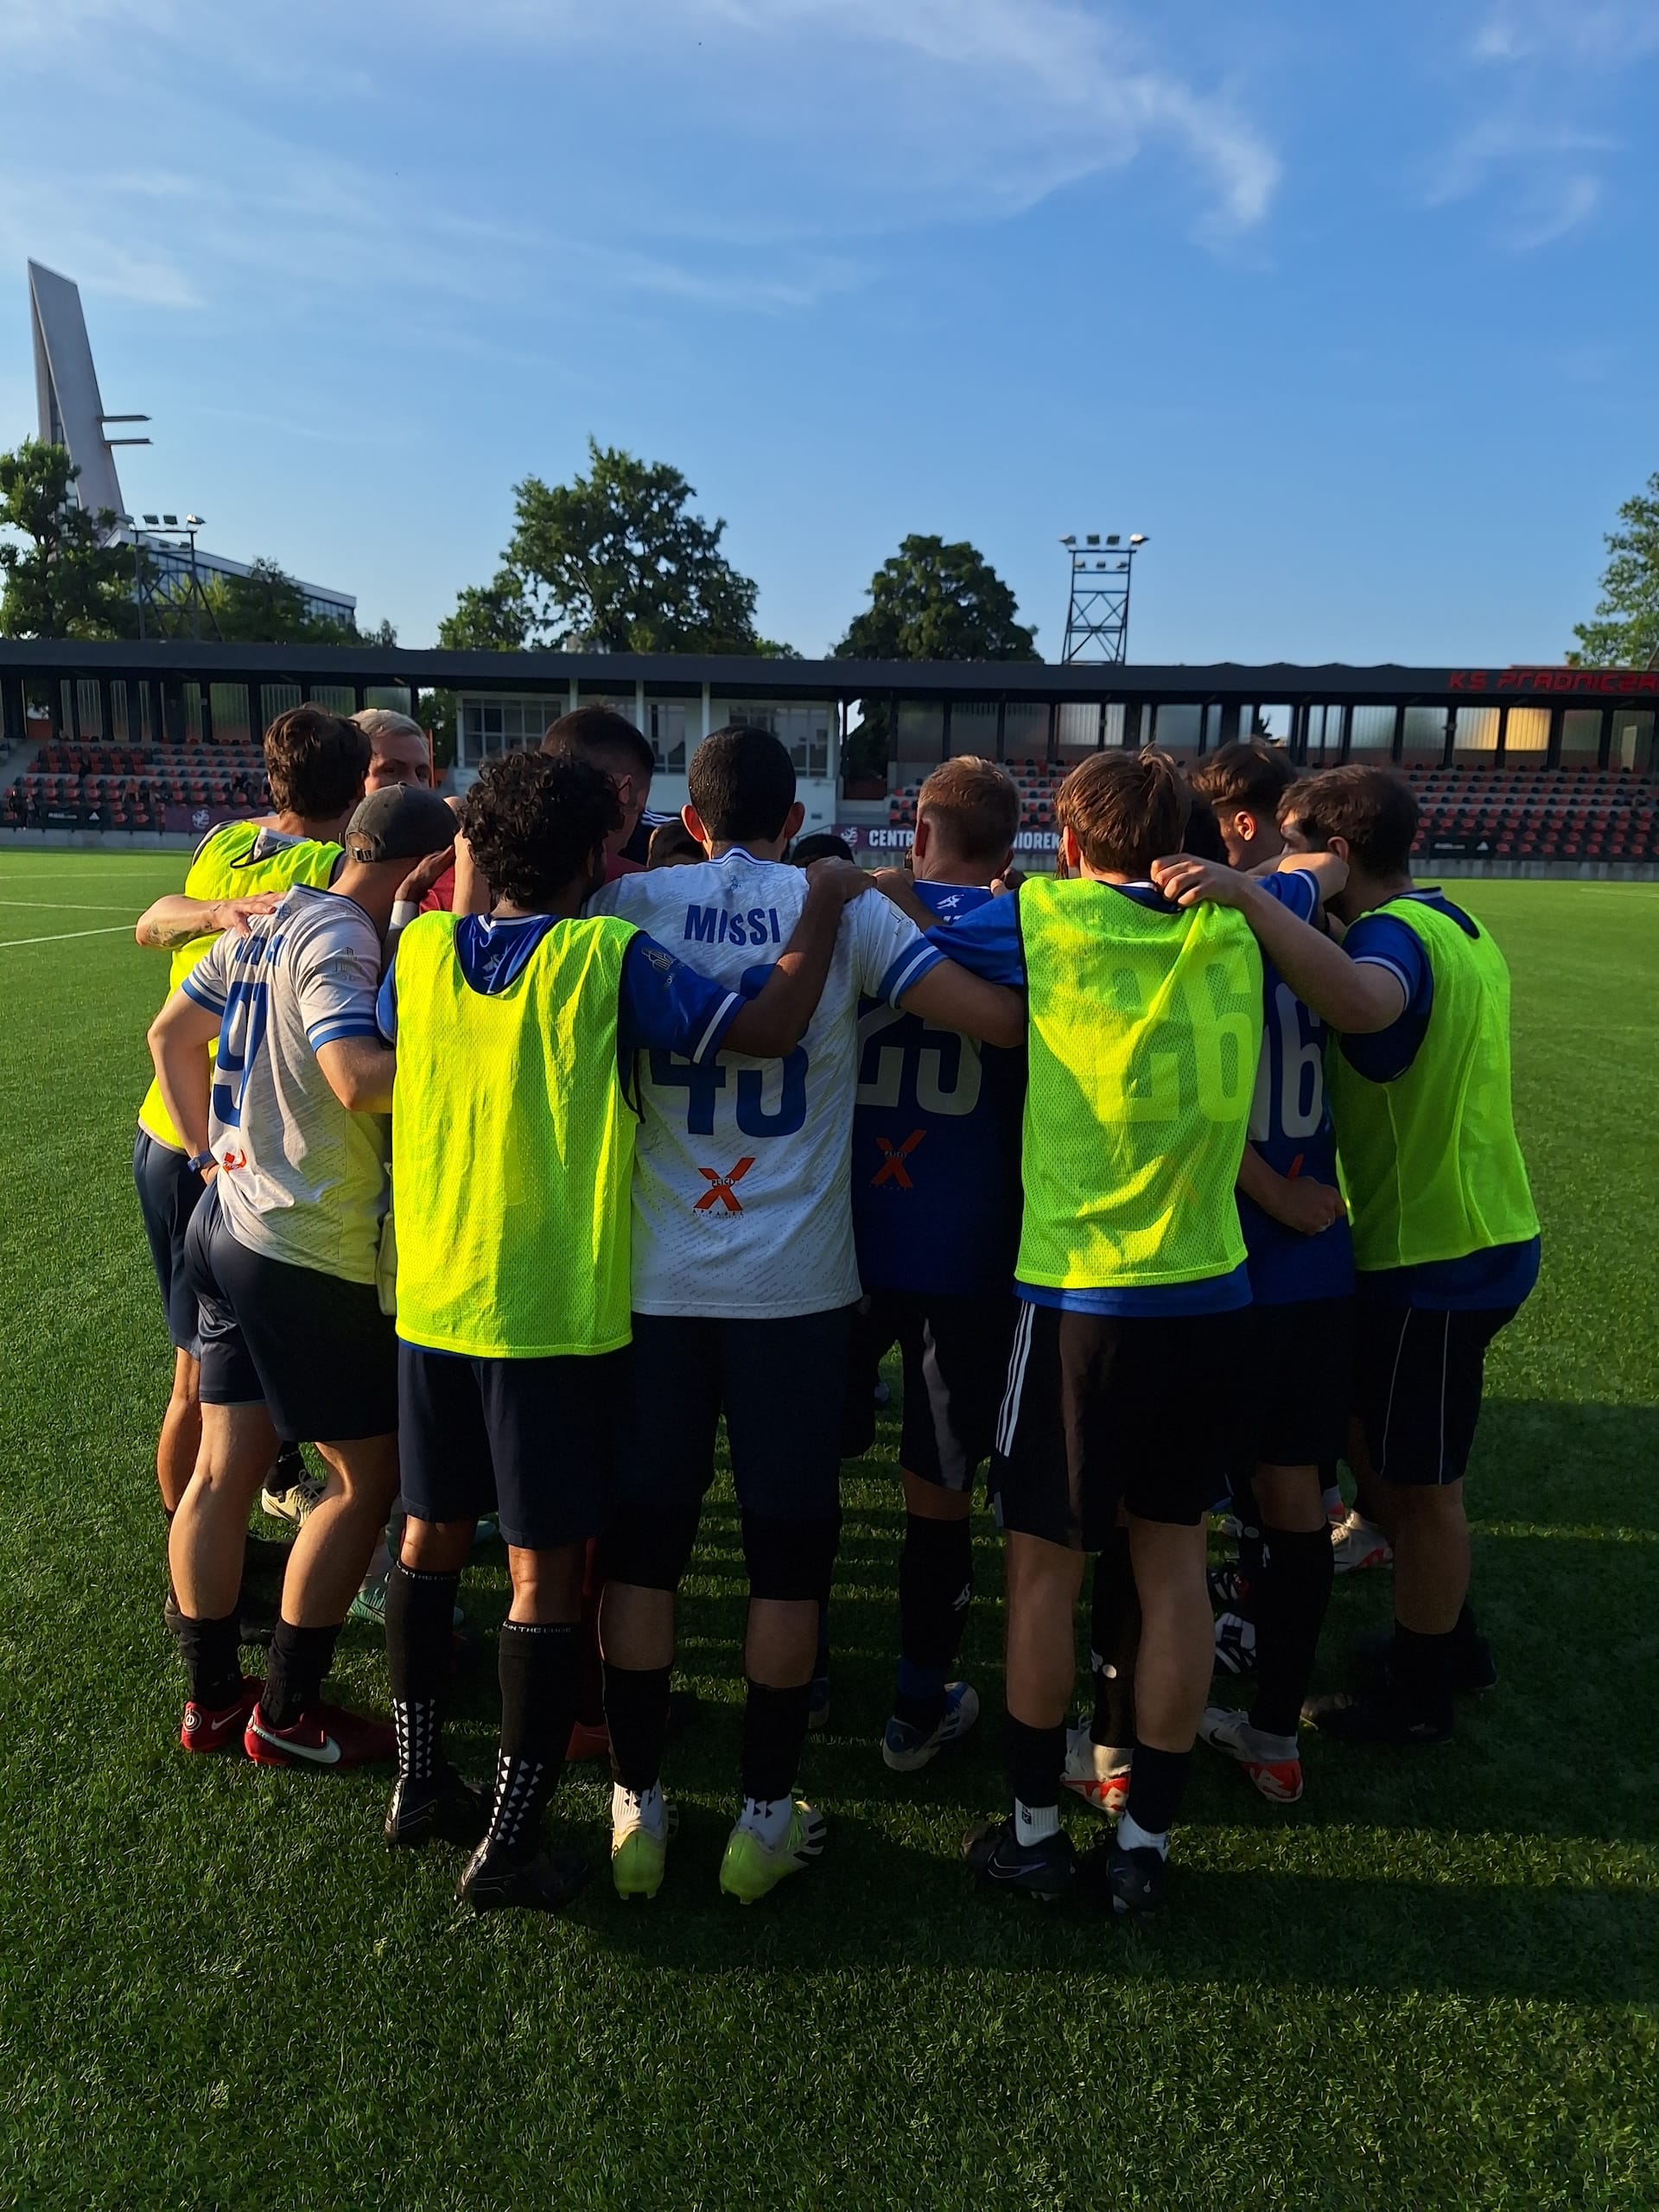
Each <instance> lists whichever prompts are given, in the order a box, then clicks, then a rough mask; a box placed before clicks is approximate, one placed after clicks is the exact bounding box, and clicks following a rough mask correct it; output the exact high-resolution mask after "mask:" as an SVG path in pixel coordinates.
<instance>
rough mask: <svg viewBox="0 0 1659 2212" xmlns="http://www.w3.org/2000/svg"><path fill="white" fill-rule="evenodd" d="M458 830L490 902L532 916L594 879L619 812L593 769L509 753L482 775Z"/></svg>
mask: <svg viewBox="0 0 1659 2212" xmlns="http://www.w3.org/2000/svg"><path fill="white" fill-rule="evenodd" d="M461 822H462V827H463V829H464V830H465V832H466V837H467V843H468V844H469V845H470V846H471V847H472V851H473V858H474V861H476V862H477V864H478V866H479V867H480V868H481V869H482V870H483V873H484V874H485V876H486V878H487V879H488V881H489V886H490V889H491V890H492V892H493V893H494V894H495V896H496V897H497V898H498V899H511V901H512V904H513V905H514V906H524V907H526V908H528V909H529V910H530V912H532V913H537V912H545V911H546V910H547V909H548V908H549V907H550V906H553V905H554V904H555V902H556V900H557V899H559V898H560V897H562V896H563V894H564V893H567V892H568V891H569V888H570V887H571V885H572V884H573V883H575V882H578V881H581V882H586V881H587V880H588V879H589V878H590V877H591V876H592V875H593V874H594V872H595V870H596V868H598V866H599V864H600V862H601V859H602V857H603V852H604V845H605V840H606V839H607V837H608V836H610V834H611V832H612V831H613V829H620V828H621V826H622V809H621V806H620V803H619V801H618V799H617V796H616V786H615V785H614V784H613V783H612V781H611V779H610V778H609V777H608V776H607V774H606V773H605V771H604V770H603V769H602V768H596V767H594V765H593V763H592V762H591V761H588V760H579V759H578V758H577V757H576V756H575V754H574V753H504V754H503V756H502V757H501V759H500V760H492V761H490V762H489V763H488V764H487V766H486V767H485V768H484V770H483V771H482V772H481V773H480V776H479V779H478V781H477V782H476V783H475V784H474V785H473V788H472V789H471V791H468V792H467V806H466V811H465V813H464V814H463V816H462V817H461Z"/></svg>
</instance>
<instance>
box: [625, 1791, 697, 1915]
mask: <svg viewBox="0 0 1659 2212" xmlns="http://www.w3.org/2000/svg"><path fill="white" fill-rule="evenodd" d="M619 1800H620V1801H622V1802H620V1803H619V1802H618V1801H619ZM625 1806H626V1809H624V1807H625ZM638 1806H639V1799H638V1798H634V1799H633V1800H632V1802H631V1803H629V1802H627V1793H626V1791H623V1790H620V1789H619V1790H618V1791H616V1793H615V1795H614V1796H613V1800H612V1809H611V1879H612V1881H613V1883H614V1884H615V1885H616V1894H617V1895H618V1897H655V1896H656V1894H657V1892H658V1890H660V1889H661V1888H662V1886H663V1876H664V1873H665V1872H667V1868H668V1846H669V1839H670V1838H671V1836H672V1835H673V1834H674V1831H675V1829H676V1828H677V1827H678V1826H679V1824H680V1816H679V1811H678V1808H677V1807H676V1806H674V1805H672V1804H670V1803H667V1802H664V1806H663V1808H662V1809H663V1821H662V1826H661V1827H660V1828H658V1827H652V1825H651V1823H650V1822H649V1821H643V1820H641V1819H640V1818H639V1812H638V1809H637V1808H638Z"/></svg>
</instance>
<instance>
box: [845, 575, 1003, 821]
mask: <svg viewBox="0 0 1659 2212" xmlns="http://www.w3.org/2000/svg"><path fill="white" fill-rule="evenodd" d="M869 599H870V603H869V605H868V607H866V608H865V610H864V612H863V613H861V614H858V615H855V617H854V618H853V620H852V621H851V622H850V623H849V625H848V628H847V634H846V636H845V637H844V638H842V640H841V643H840V644H839V645H837V646H836V648H835V655H836V659H837V660H1037V659H1039V658H1040V655H1039V653H1038V651H1037V632H1036V631H1035V629H1034V628H1027V626H1026V624H1024V623H1023V622H1020V621H1018V620H1015V617H1016V616H1017V614H1018V613H1019V606H1018V603H1017V601H1015V599H1014V594H1013V592H1012V591H1010V590H1009V588H1008V587H1007V584H1005V583H1004V582H1003V581H1002V579H1001V576H999V575H997V573H996V570H995V569H994V568H992V566H991V564H990V563H989V562H988V560H987V559H986V558H985V556H984V555H983V554H982V552H980V551H979V550H978V548H977V547H976V546H973V545H969V543H967V541H966V540H965V539H964V540H963V541H962V542H961V543H957V544H955V545H947V544H946V543H945V542H944V539H943V538H942V537H914V536H912V537H906V539H905V541H904V542H903V543H902V544H901V545H900V546H899V550H898V551H897V552H896V553H895V554H894V555H893V558H892V559H891V560H890V561H886V562H884V563H882V565H881V566H880V568H879V569H877V570H876V572H875V574H874V575H873V576H872V577H871V579H870V591H869ZM888 735H889V733H888V729H887V709H886V708H885V707H883V706H879V705H877V704H875V703H874V702H866V706H865V710H864V719H863V721H861V723H860V725H859V727H858V728H856V729H855V730H854V731H853V732H852V733H851V734H850V735H849V738H848V741H847V746H846V749H845V752H844V753H843V754H842V768H843V772H844V773H845V774H847V775H848V776H851V777H861V776H877V775H881V774H884V773H885V772H886V766H887V749H888V747H887V741H888Z"/></svg>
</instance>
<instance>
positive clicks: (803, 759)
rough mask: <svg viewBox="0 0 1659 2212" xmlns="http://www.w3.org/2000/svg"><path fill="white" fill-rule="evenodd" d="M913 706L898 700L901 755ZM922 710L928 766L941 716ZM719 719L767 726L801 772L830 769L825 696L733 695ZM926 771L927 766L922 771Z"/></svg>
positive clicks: (831, 715)
mask: <svg viewBox="0 0 1659 2212" xmlns="http://www.w3.org/2000/svg"><path fill="white" fill-rule="evenodd" d="M912 711H913V710H912V708H911V707H910V706H909V705H907V704H906V703H903V702H901V703H900V706H899V751H900V757H901V759H902V758H903V752H904V744H905V740H906V715H909V714H911V713H912ZM915 711H920V712H921V713H924V714H926V715H931V718H932V728H933V739H932V747H933V749H932V752H931V755H930V756H929V758H928V761H927V767H928V768H931V767H936V766H938V760H939V754H940V749H941V747H942V744H943V741H944V715H943V713H942V711H941V709H938V707H932V708H923V709H919V710H915ZM721 720H722V721H728V722H743V723H746V724H747V726H748V728H751V729H769V730H770V731H771V732H772V735H773V736H774V737H775V738H776V739H777V740H778V741H779V744H781V745H783V746H784V747H786V748H787V751H788V753H789V757H790V759H791V760H792V761H793V762H794V764H795V772H796V773H797V774H798V775H801V776H827V775H828V774H829V733H830V731H831V729H832V728H834V727H835V721H836V709H835V708H834V706H833V705H831V704H830V702H829V701H828V700H806V701H797V700H787V701H785V700H777V701H773V700H769V699H734V700H732V701H730V702H728V706H727V709H726V710H725V711H724V712H723V713H722V715H721ZM922 772H923V774H924V775H925V774H926V772H927V769H926V768H924V769H923V771H922Z"/></svg>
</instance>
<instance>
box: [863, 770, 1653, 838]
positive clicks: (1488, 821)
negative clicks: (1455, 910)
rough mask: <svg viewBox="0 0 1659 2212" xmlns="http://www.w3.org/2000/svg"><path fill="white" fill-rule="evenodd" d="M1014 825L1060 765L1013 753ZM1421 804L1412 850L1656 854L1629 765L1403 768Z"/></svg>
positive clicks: (1045, 817) (1023, 823)
mask: <svg viewBox="0 0 1659 2212" xmlns="http://www.w3.org/2000/svg"><path fill="white" fill-rule="evenodd" d="M1007 766H1008V768H1009V770H1010V772H1012V774H1013V775H1014V780H1015V781H1016V782H1017V783H1018V785H1020V799H1021V810H1020V827H1021V829H1052V828H1053V827H1054V795H1055V793H1056V792H1057V791H1058V789H1059V787H1060V785H1061V784H1062V782H1063V781H1064V780H1065V774H1066V764H1064V763H1058V762H1053V761H1038V760H1011V761H1009V762H1008V763H1007ZM1406 773H1407V775H1408V777H1409V778H1410V781H1411V785H1412V788H1413V789H1414V791H1415V792H1416V794H1417V799H1418V804H1419V805H1420V806H1421V809H1422V823H1421V829H1420V830H1419V832H1418V838H1417V844H1416V847H1415V850H1416V852H1417V853H1418V854H1419V855H1421V857H1423V858H1424V859H1426V860H1428V859H1433V856H1434V855H1435V854H1436V853H1440V854H1441V855H1445V856H1446V857H1448V858H1450V857H1459V858H1481V857H1484V858H1487V859H1491V860H1513V861H1529V860H1536V861H1618V860H1627V861H1653V860H1659V785H1656V784H1655V783H1654V781H1653V780H1652V779H1651V778H1649V777H1646V776H1639V775H1636V774H1633V773H1632V772H1630V770H1629V769H1625V768H1605V769H1598V768H1497V769H1493V768H1486V767H1451V768H1440V767H1431V768H1418V767H1408V768H1407V770H1406ZM920 788H921V786H920V783H919V781H918V782H917V783H913V784H911V785H906V787H905V789H904V790H902V791H895V792H894V793H893V798H891V800H890V801H889V803H888V807H887V821H888V824H889V826H890V827H891V828H893V829H908V828H910V827H911V826H912V824H913V823H914V822H915V819H916V794H917V792H918V791H919V789H920Z"/></svg>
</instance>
